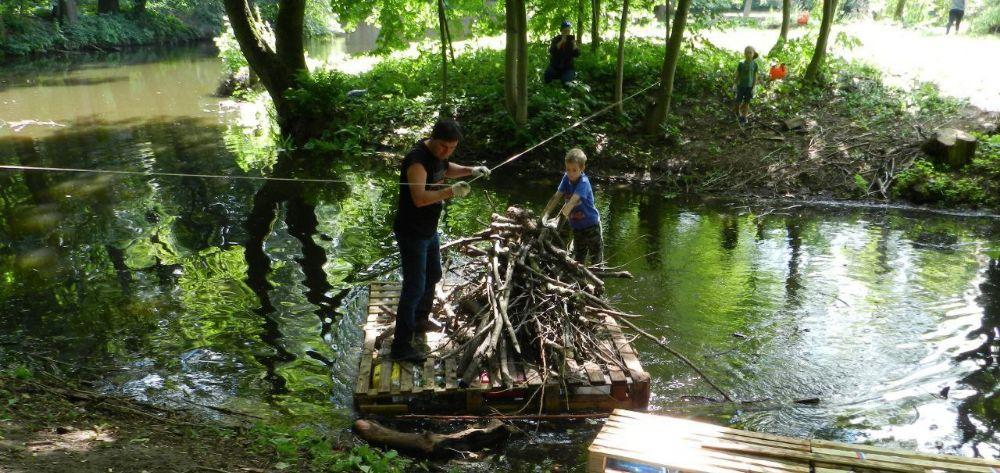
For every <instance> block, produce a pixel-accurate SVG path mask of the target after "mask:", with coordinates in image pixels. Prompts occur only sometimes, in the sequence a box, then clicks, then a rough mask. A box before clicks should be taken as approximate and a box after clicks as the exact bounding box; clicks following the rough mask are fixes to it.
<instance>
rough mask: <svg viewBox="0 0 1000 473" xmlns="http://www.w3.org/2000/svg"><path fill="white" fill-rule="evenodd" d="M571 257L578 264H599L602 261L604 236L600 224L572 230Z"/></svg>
mask: <svg viewBox="0 0 1000 473" xmlns="http://www.w3.org/2000/svg"><path fill="white" fill-rule="evenodd" d="M573 259H575V260H576V262H578V263H580V264H586V262H587V260H588V259H589V260H590V265H596V264H601V263H602V262H603V261H604V238H603V237H602V236H601V224H599V223H598V224H597V225H594V226H592V227H587V228H582V229H579V230H576V229H574V230H573Z"/></svg>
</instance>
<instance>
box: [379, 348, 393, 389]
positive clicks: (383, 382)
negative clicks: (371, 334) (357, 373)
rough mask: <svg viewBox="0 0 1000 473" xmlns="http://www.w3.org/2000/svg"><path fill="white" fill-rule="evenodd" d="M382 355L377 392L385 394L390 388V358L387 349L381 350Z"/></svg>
mask: <svg viewBox="0 0 1000 473" xmlns="http://www.w3.org/2000/svg"><path fill="white" fill-rule="evenodd" d="M381 355H382V366H381V367H380V368H379V370H380V373H379V374H380V375H381V376H380V379H379V383H378V393H379V394H386V393H388V392H390V391H391V390H392V360H391V359H390V358H389V352H388V350H383V352H382V353H381Z"/></svg>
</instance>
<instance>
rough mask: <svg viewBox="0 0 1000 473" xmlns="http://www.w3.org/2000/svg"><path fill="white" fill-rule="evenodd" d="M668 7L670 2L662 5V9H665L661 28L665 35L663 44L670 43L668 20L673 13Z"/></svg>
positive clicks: (668, 0)
mask: <svg viewBox="0 0 1000 473" xmlns="http://www.w3.org/2000/svg"><path fill="white" fill-rule="evenodd" d="M670 6H671V5H670V0H667V3H666V4H665V5H664V7H666V8H665V9H664V11H663V23H664V24H663V28H664V30H665V33H664V35H663V44H666V43H668V42H670V18H671V16H672V15H671V14H672V13H673V12H672V11H671V8H670Z"/></svg>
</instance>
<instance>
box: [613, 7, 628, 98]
mask: <svg viewBox="0 0 1000 473" xmlns="http://www.w3.org/2000/svg"><path fill="white" fill-rule="evenodd" d="M627 26H628V0H622V17H621V18H620V21H619V23H618V63H617V64H616V65H615V102H616V103H617V105H616V107H617V109H618V113H625V108H624V106H623V105H622V97H623V92H622V88H623V85H622V82H624V80H625V29H626V27H627Z"/></svg>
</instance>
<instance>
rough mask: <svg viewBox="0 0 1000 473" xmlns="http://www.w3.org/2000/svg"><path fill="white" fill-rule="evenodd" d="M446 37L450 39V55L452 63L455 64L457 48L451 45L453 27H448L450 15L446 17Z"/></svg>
mask: <svg viewBox="0 0 1000 473" xmlns="http://www.w3.org/2000/svg"><path fill="white" fill-rule="evenodd" d="M444 35H445V37H446V38H448V55H449V56H451V63H452V64H455V47H454V46H452V44H451V27H450V26H448V15H447V14H446V15H445V16H444Z"/></svg>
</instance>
